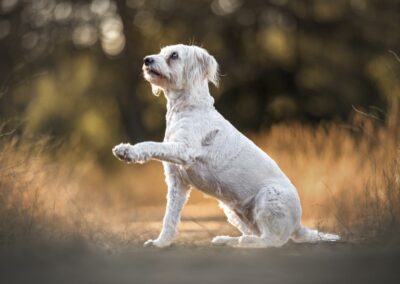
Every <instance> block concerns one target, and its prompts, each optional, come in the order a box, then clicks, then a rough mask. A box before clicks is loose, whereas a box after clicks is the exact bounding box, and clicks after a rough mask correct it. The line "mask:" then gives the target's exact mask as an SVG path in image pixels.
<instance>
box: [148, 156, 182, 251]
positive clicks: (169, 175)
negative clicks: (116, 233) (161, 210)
mask: <svg viewBox="0 0 400 284" xmlns="http://www.w3.org/2000/svg"><path fill="white" fill-rule="evenodd" d="M163 164H164V171H165V175H166V181H167V184H168V194H167V207H166V210H165V216H164V220H163V227H162V230H161V232H160V235H159V236H158V238H157V239H156V240H148V241H147V242H145V243H144V245H145V246H156V247H166V246H169V245H170V244H171V243H172V240H173V238H174V236H175V235H176V231H177V226H178V223H179V221H180V216H181V211H182V208H183V206H184V205H185V203H186V201H187V199H188V196H189V193H190V186H189V184H188V183H187V182H186V181H184V180H183V179H182V178H181V176H180V174H179V172H178V169H177V168H176V166H174V165H171V164H168V163H163Z"/></svg>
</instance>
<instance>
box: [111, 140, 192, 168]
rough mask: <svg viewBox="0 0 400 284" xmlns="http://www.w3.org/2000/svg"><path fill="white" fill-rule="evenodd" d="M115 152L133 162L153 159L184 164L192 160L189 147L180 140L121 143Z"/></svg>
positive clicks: (121, 157)
mask: <svg viewBox="0 0 400 284" xmlns="http://www.w3.org/2000/svg"><path fill="white" fill-rule="evenodd" d="M113 154H114V155H115V156H116V157H117V158H118V159H120V160H123V161H126V162H133V163H145V162H147V161H149V160H152V159H153V160H159V161H165V162H170V163H174V164H181V165H182V164H188V163H190V161H191V160H192V158H191V156H190V154H189V153H188V150H187V147H186V146H185V145H184V144H182V143H178V142H162V143H159V142H142V143H138V144H135V145H130V144H129V143H126V144H123V143H121V144H119V145H117V146H115V147H114V149H113Z"/></svg>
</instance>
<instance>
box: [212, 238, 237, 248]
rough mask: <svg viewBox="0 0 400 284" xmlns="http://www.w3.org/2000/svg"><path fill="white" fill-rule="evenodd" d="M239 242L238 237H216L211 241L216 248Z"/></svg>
mask: <svg viewBox="0 0 400 284" xmlns="http://www.w3.org/2000/svg"><path fill="white" fill-rule="evenodd" d="M238 242H239V237H230V236H216V237H215V238H213V239H212V241H211V243H212V244H213V245H216V246H224V245H230V246H232V245H236V244H237V243H238Z"/></svg>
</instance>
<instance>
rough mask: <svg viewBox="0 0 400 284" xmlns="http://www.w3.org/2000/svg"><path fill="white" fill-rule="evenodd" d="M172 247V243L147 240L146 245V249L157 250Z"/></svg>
mask: <svg viewBox="0 0 400 284" xmlns="http://www.w3.org/2000/svg"><path fill="white" fill-rule="evenodd" d="M169 245H171V243H170V242H161V241H159V240H147V241H146V242H145V243H144V246H145V247H157V248H164V247H167V246H169Z"/></svg>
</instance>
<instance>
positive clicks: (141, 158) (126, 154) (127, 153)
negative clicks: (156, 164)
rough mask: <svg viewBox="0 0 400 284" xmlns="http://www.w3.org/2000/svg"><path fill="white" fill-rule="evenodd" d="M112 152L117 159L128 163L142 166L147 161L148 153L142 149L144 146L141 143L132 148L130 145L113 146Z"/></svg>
mask: <svg viewBox="0 0 400 284" xmlns="http://www.w3.org/2000/svg"><path fill="white" fill-rule="evenodd" d="M112 152H113V154H114V156H116V157H117V158H118V159H120V160H121V161H126V162H128V163H140V164H142V163H145V162H147V161H148V160H149V157H148V153H147V152H146V149H144V145H143V144H142V143H139V144H136V145H134V146H132V145H130V144H129V143H125V144H124V143H121V144H119V145H117V146H115V147H114V149H113V150H112Z"/></svg>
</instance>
